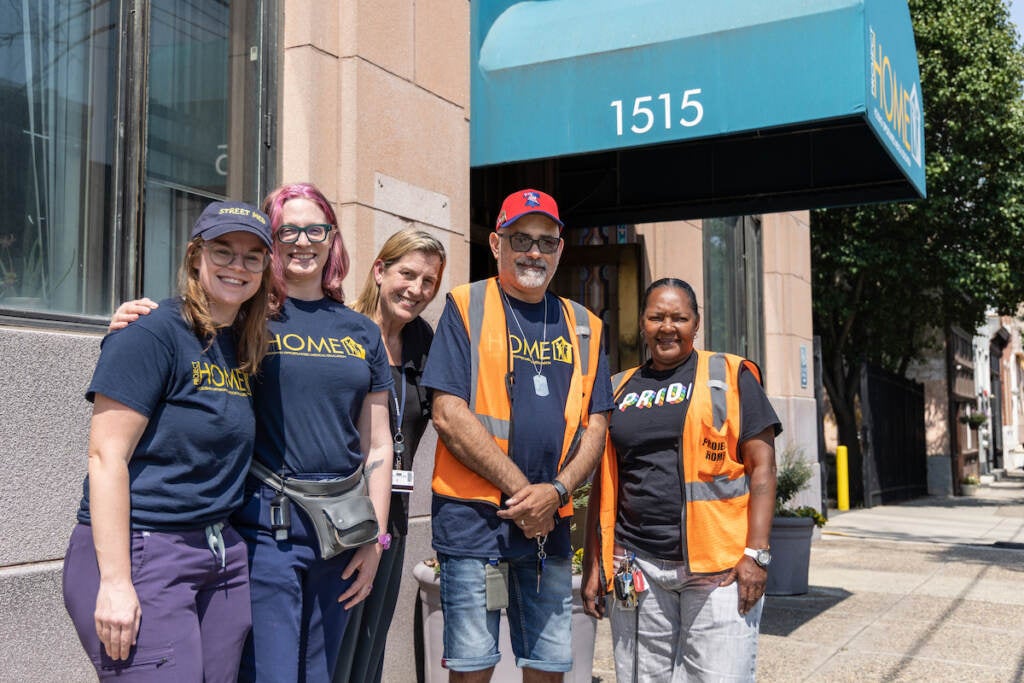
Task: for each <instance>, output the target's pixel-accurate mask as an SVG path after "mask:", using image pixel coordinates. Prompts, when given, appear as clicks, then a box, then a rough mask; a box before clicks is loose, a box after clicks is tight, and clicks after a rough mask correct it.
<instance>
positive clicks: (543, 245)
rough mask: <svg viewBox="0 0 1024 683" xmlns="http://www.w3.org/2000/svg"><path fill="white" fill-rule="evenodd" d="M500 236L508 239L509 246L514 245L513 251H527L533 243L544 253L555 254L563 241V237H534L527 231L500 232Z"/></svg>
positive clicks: (531, 247)
mask: <svg viewBox="0 0 1024 683" xmlns="http://www.w3.org/2000/svg"><path fill="white" fill-rule="evenodd" d="M498 237H504V238H506V239H507V240H508V243H509V246H511V247H512V251H518V252H527V251H530V250H531V249H533V245H535V244H536V245H537V250H538V251H540V253H542V254H554V253H555V252H556V251H558V245H559V244H560V243H561V241H562V238H561V237H548V236H547V235H545V236H544V237H538V238H537V239H533V238H532V237H530V236H529V235H527V234H526V233H525V232H514V233H512V234H511V235H505V234H502V233H500V232H499V233H498Z"/></svg>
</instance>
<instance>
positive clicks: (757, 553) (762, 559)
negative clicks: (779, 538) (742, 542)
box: [743, 548, 772, 569]
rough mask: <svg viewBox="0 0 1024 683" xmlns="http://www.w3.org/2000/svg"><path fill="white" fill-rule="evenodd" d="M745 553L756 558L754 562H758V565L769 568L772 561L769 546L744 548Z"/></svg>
mask: <svg viewBox="0 0 1024 683" xmlns="http://www.w3.org/2000/svg"><path fill="white" fill-rule="evenodd" d="M743 554H744V555H746V556H747V557H752V558H754V562H757V566H758V567H761V568H762V569H767V568H768V565H770V564H771V563H772V554H771V552H770V551H769V550H768V548H744V549H743Z"/></svg>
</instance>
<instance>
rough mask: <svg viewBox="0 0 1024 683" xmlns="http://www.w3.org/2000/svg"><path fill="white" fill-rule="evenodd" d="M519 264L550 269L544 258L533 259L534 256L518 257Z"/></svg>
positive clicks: (517, 262)
mask: <svg viewBox="0 0 1024 683" xmlns="http://www.w3.org/2000/svg"><path fill="white" fill-rule="evenodd" d="M516 265H517V266H525V267H528V268H541V269H543V270H547V269H548V264H547V263H546V262H545V261H544V259H532V258H520V259H516Z"/></svg>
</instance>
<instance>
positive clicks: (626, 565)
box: [615, 553, 647, 609]
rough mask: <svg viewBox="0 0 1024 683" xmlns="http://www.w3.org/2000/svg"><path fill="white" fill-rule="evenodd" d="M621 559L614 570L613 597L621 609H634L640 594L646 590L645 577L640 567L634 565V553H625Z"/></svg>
mask: <svg viewBox="0 0 1024 683" xmlns="http://www.w3.org/2000/svg"><path fill="white" fill-rule="evenodd" d="M616 559H619V558H616ZM621 559H622V562H621V564H619V568H618V570H617V571H616V572H615V599H616V600H618V601H619V605H620V606H621V607H622V609H636V606H637V603H638V602H639V600H640V594H641V593H643V592H644V591H646V590H647V579H645V578H644V573H643V572H642V571H641V570H640V567H638V566H636V562H635V560H636V555H634V554H633V553H627V554H626V555H625V556H623V557H622V558H621Z"/></svg>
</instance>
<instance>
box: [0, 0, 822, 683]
mask: <svg viewBox="0 0 1024 683" xmlns="http://www.w3.org/2000/svg"><path fill="white" fill-rule="evenodd" d="M0 32H2V33H3V34H4V35H8V36H11V37H12V38H11V40H8V41H6V42H3V43H0V88H2V89H3V91H4V96H3V97H0V103H2V104H0V108H2V111H3V114H2V115H0V146H2V150H3V154H0V183H2V186H3V190H4V191H3V197H4V199H5V201H4V207H3V209H2V211H3V214H4V221H3V225H2V227H0V277H2V281H0V288H2V289H0V349H2V352H0V381H2V387H3V389H2V391H0V448H2V453H3V454H4V455H3V456H2V458H3V462H4V465H5V471H6V473H7V476H5V477H4V478H3V482H2V484H0V490H2V491H3V493H4V498H5V500H7V501H8V509H9V512H8V514H5V515H3V517H2V520H0V539H2V540H0V636H2V642H3V645H2V646H0V650H2V651H3V652H4V656H3V660H4V662H5V672H4V676H10V677H11V679H12V680H24V681H31V680H79V679H82V680H84V679H87V678H88V677H89V676H90V675H91V666H90V665H89V663H88V662H87V661H86V660H85V657H84V655H83V654H82V652H81V649H80V647H79V645H78V642H77V639H76V637H75V635H74V631H73V629H72V628H71V624H70V620H69V619H68V618H67V616H66V614H65V612H64V609H63V605H62V604H61V597H60V595H61V591H60V582H61V566H62V557H63V554H64V550H65V547H66V543H67V539H68V536H69V534H70V531H71V528H72V526H73V524H74V521H75V519H74V513H75V509H76V507H77V505H78V502H79V498H80V496H81V480H82V477H83V475H84V473H85V468H86V444H87V431H88V424H89V416H90V405H89V404H88V403H87V402H86V401H85V400H84V398H83V394H84V391H85V388H86V386H87V384H88V382H89V379H90V377H91V373H92V369H93V366H94V364H95V361H96V359H97V357H98V354H99V342H100V339H101V338H102V334H103V332H104V329H105V326H106V321H107V318H108V317H109V315H110V313H111V311H112V310H113V309H114V307H115V306H116V304H117V303H118V302H120V301H122V300H125V299H127V298H132V297H135V296H138V295H146V296H149V297H151V298H154V299H159V298H162V297H166V296H168V295H170V294H171V293H172V292H173V291H174V286H175V284H174V283H175V270H176V267H177V264H178V262H179V261H180V259H181V249H182V246H183V245H184V244H185V242H186V235H187V231H188V230H189V228H190V227H191V225H192V222H193V221H194V220H195V218H196V216H197V215H198V213H199V211H201V209H202V207H203V206H204V205H205V204H206V203H207V202H208V201H210V200H212V199H216V198H223V197H230V198H233V199H242V200H246V201H249V202H254V203H258V202H259V201H260V199H261V197H262V196H263V195H264V194H265V193H266V192H267V191H268V190H270V189H271V188H272V187H274V186H275V185H276V184H278V183H280V182H288V181H299V180H309V181H312V182H315V183H316V184H317V185H319V186H320V188H321V189H322V190H323V191H324V193H325V194H326V195H327V196H328V198H329V199H330V200H331V201H332V203H333V204H334V207H335V209H336V211H337V214H338V217H339V221H340V224H341V232H342V235H343V237H344V239H345V242H346V245H347V246H348V249H349V250H350V252H351V255H352V271H351V274H350V276H349V277H348V278H347V280H346V283H345V285H346V293H347V294H348V295H350V296H351V295H353V294H354V293H355V291H356V289H357V287H358V286H359V284H360V283H361V281H362V278H363V274H364V273H365V272H366V271H367V269H368V267H369V266H370V264H371V261H372V258H373V256H374V255H375V253H376V251H377V249H378V248H379V246H380V245H381V244H382V243H383V241H384V240H385V239H386V238H387V236H388V235H390V234H391V233H392V232H394V231H395V230H397V229H399V228H402V227H407V226H415V227H419V228H423V229H425V230H428V231H430V232H431V233H433V234H434V235H435V236H437V237H438V238H439V239H440V240H441V241H442V242H443V244H444V245H445V247H446V248H447V249H448V251H449V254H450V261H449V266H448V268H447V269H446V271H445V275H444V281H443V282H442V287H441V290H442V291H447V290H448V289H449V288H450V287H451V286H453V285H456V284H459V283H462V282H465V281H467V280H468V279H469V277H470V274H471V272H472V273H476V272H484V271H486V270H487V268H488V267H489V264H488V263H486V260H487V258H488V257H487V256H486V252H484V256H480V253H481V252H480V247H481V246H482V244H483V241H484V240H486V234H487V231H488V230H489V226H487V225H479V224H476V223H474V221H473V219H472V217H471V210H470V207H471V201H470V195H471V182H470V125H469V123H470V118H471V114H472V113H471V111H470V87H469V83H470V78H469V69H470V65H469V59H468V54H469V42H470V4H469V3H468V2H464V1H462V0H417V1H416V2H411V1H409V0H384V1H379V0H378V1H375V2H369V1H367V0H342V1H341V2H338V3H327V2H313V1H312V0H287V1H286V2H284V1H282V2H275V1H272V0H249V1H247V2H244V1H242V0H218V1H217V2H196V1H195V0H135V1H132V0H122V1H121V2H99V1H89V0H52V1H51V2H46V3H34V2H14V3H6V4H5V5H4V6H3V7H0ZM508 189H509V191H511V190H513V189H516V188H515V187H510V188H508ZM545 189H549V188H545ZM550 189H552V191H554V192H555V193H556V195H557V188H550ZM808 224H809V217H808V215H807V213H806V212H795V213H785V214H766V215H753V216H741V217H734V218H715V219H709V220H696V221H676V222H669V223H649V224H629V225H621V226H610V227H608V226H597V227H594V226H572V225H570V226H569V230H568V232H567V235H566V236H567V243H568V246H567V247H566V254H567V255H568V254H570V253H571V252H572V251H573V249H574V248H577V247H578V248H579V249H580V251H579V252H578V253H585V252H583V251H582V249H583V247H588V248H590V247H599V246H615V245H619V246H623V247H628V249H622V250H620V251H630V250H631V251H632V253H634V254H635V255H636V257H635V259H634V261H632V264H633V265H632V266H629V267H626V266H623V269H624V270H623V272H625V273H626V275H624V276H622V277H619V276H616V278H617V279H616V280H615V282H616V284H615V285H614V288H613V289H612V290H609V287H611V286H612V285H611V284H610V283H611V282H612V278H611V277H610V276H609V275H608V272H609V271H607V269H605V268H604V266H602V267H601V268H594V267H593V265H592V264H591V270H592V271H596V272H592V273H591V278H590V279H589V280H585V281H586V282H590V283H591V284H590V287H589V289H588V288H582V289H580V288H579V284H578V282H576V283H574V282H568V283H566V284H565V285H564V287H565V288H566V291H567V292H570V293H573V294H574V295H577V296H579V298H581V299H586V300H587V302H588V303H589V304H590V305H592V306H594V307H595V308H597V309H599V310H600V313H601V314H602V315H603V316H604V317H605V319H606V320H609V321H611V322H612V323H614V325H613V327H614V329H613V330H610V332H609V334H610V335H611V334H614V335H616V339H615V341H614V346H615V349H616V354H615V355H614V357H613V361H612V365H613V368H615V369H617V367H618V366H620V365H623V364H625V362H627V361H628V360H629V359H630V358H635V353H636V349H638V348H639V346H638V330H637V328H638V323H637V319H636V317H635V316H636V315H637V313H638V310H637V309H638V306H637V304H638V297H639V293H640V292H641V291H642V288H643V287H644V286H646V284H647V283H649V282H651V281H652V280H654V279H657V278H659V277H664V276H675V277H681V278H683V279H686V280H688V281H689V282H690V283H691V284H693V285H694V288H695V289H696V291H697V294H698V299H699V300H700V301H701V305H702V307H703V310H702V314H703V315H704V318H705V324H704V325H703V326H702V332H701V337H699V338H698V344H699V345H701V346H704V347H707V348H715V349H716V350H723V351H733V352H739V353H744V354H747V355H749V356H751V357H752V358H754V359H755V360H756V361H757V362H758V363H760V364H761V365H762V367H763V369H764V375H765V383H766V388H767V391H768V394H769V396H770V397H771V399H772V402H773V404H774V405H775V407H776V409H777V410H778V412H779V414H780V416H781V417H782V420H783V424H784V428H785V434H784V435H783V437H782V438H781V440H780V446H781V445H783V444H788V443H792V444H794V445H797V446H801V447H802V448H803V449H804V452H805V453H806V455H807V457H808V458H809V459H810V460H812V461H815V462H817V459H818V458H817V445H816V444H817V431H816V430H817V428H816V417H815V416H816V411H815V400H814V393H813V387H814V378H813V364H812V362H811V357H812V331H811V284H810V282H811V279H810V246H809V225H808ZM586 253H596V252H586ZM567 258H568V256H567ZM481 259H483V261H481ZM570 267H572V268H576V269H580V272H582V271H584V270H586V268H587V267H588V264H587V263H576V264H575V265H571V266H570V264H568V263H567V264H566V270H567V271H568V269H569V268H570ZM622 283H625V284H622ZM560 286H562V285H560ZM442 305H443V301H442V299H441V298H440V297H439V298H438V300H436V301H435V302H434V303H433V304H432V306H431V307H430V308H428V310H427V313H426V315H425V317H426V318H427V319H428V320H430V321H431V322H434V321H436V319H437V316H438V315H439V313H440V310H441V308H442ZM609 346H610V347H611V346H612V340H609ZM619 346H621V347H622V349H621V350H620V349H619ZM630 348H632V349H634V351H633V353H634V356H630V354H629V352H628V349H630ZM433 446H434V437H433V436H432V435H431V434H429V433H428V435H427V437H425V438H424V440H423V443H422V445H421V448H420V453H419V455H418V457H417V465H416V481H417V487H416V490H415V491H414V493H413V494H412V496H413V498H412V510H413V520H412V522H411V525H410V534H411V537H410V542H409V547H408V551H407V562H408V564H409V567H411V565H412V564H413V563H415V562H418V561H420V560H422V559H424V558H426V557H429V556H430V555H432V551H431V549H430V525H429V510H430V491H429V486H428V482H429V481H430V472H431V467H432V453H433ZM815 481H817V478H816V479H815ZM802 497H803V500H801V501H798V502H799V503H801V504H804V503H806V504H812V505H817V504H818V503H819V502H820V500H821V493H820V489H819V488H818V487H817V485H816V486H815V487H814V488H813V489H812V490H809V491H807V492H805V493H804V494H803V496H802ZM409 567H407V572H406V577H407V578H406V580H405V581H404V583H403V595H402V598H401V600H400V603H399V608H398V612H397V614H396V617H395V622H394V626H393V627H392V634H391V638H390V640H389V645H390V647H389V652H388V655H387V660H386V663H385V677H386V679H388V680H394V681H405V680H409V678H410V676H411V672H412V671H414V664H413V663H412V661H411V658H410V657H409V653H410V652H411V649H410V648H411V646H412V642H413V634H412V629H413V611H414V609H415V608H414V604H415V582H414V581H413V579H412V576H411V573H410V572H409V571H408V570H409Z"/></svg>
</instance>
